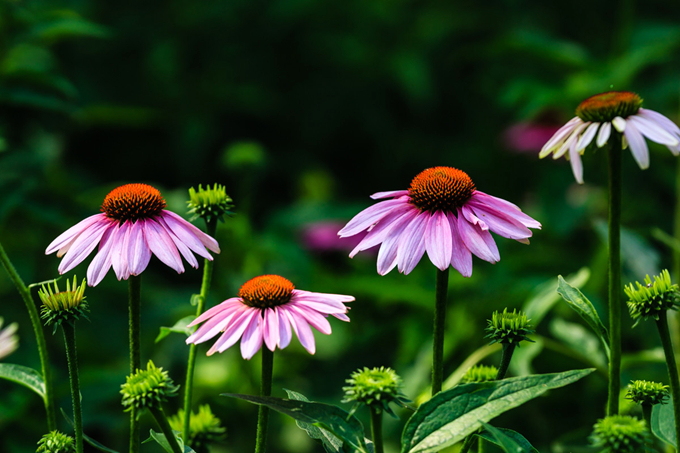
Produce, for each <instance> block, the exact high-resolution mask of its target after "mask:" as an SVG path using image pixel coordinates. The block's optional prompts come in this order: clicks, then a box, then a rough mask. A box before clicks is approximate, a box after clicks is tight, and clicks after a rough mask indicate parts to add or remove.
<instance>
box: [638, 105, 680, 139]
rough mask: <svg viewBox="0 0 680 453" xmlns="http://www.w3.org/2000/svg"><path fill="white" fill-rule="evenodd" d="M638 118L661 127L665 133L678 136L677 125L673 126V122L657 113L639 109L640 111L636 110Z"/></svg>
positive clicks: (679, 130) (679, 129)
mask: <svg viewBox="0 0 680 453" xmlns="http://www.w3.org/2000/svg"><path fill="white" fill-rule="evenodd" d="M638 116H641V117H643V118H645V119H648V120H650V121H653V122H655V123H657V124H659V125H660V126H661V127H663V128H664V129H665V130H666V131H668V132H670V133H671V134H675V135H680V128H679V127H678V126H677V124H675V123H674V122H673V121H671V120H670V119H668V118H667V117H665V116H663V115H662V114H660V113H659V112H655V111H654V110H649V109H643V108H641V109H640V110H638Z"/></svg>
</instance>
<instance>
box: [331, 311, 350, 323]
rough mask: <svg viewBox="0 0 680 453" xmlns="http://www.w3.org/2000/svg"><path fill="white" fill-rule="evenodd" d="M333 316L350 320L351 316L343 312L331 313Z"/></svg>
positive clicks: (346, 320)
mask: <svg viewBox="0 0 680 453" xmlns="http://www.w3.org/2000/svg"><path fill="white" fill-rule="evenodd" d="M331 316H335V317H336V318H338V319H339V320H340V321H345V322H349V316H347V315H344V314H342V313H331Z"/></svg>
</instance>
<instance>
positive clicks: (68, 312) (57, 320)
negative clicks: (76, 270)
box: [38, 275, 90, 332]
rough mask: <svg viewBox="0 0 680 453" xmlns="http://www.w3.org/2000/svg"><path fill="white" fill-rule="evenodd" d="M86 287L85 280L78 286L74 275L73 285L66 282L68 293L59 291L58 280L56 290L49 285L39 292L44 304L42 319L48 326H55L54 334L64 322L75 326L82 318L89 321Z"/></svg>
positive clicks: (55, 284) (41, 312)
mask: <svg viewBox="0 0 680 453" xmlns="http://www.w3.org/2000/svg"><path fill="white" fill-rule="evenodd" d="M86 286H87V284H86V280H85V279H83V282H82V283H81V284H80V285H78V283H77V280H76V277H75V275H74V276H73V285H71V282H70V281H69V280H66V291H59V284H58V283H57V281H56V280H55V281H54V288H52V287H51V286H50V284H49V283H48V284H47V285H43V286H42V287H41V288H40V289H39V290H38V296H39V297H40V300H41V301H42V303H43V305H42V309H41V311H40V317H41V318H42V319H44V320H45V325H46V326H54V330H53V332H56V331H57V327H59V326H60V325H61V323H63V322H67V323H69V324H71V325H73V324H74V323H75V322H76V321H77V320H79V319H80V318H81V317H83V318H85V319H87V312H88V311H89V310H90V307H89V306H88V304H87V301H86V300H85V287H86Z"/></svg>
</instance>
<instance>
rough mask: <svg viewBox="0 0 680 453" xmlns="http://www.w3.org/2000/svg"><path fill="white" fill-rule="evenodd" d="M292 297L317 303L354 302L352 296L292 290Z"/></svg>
mask: <svg viewBox="0 0 680 453" xmlns="http://www.w3.org/2000/svg"><path fill="white" fill-rule="evenodd" d="M293 297H304V298H305V300H307V299H310V300H319V301H334V302H354V301H355V300H356V299H355V298H354V296H347V295H345V294H331V293H314V292H311V291H305V290H303V289H294V290H293Z"/></svg>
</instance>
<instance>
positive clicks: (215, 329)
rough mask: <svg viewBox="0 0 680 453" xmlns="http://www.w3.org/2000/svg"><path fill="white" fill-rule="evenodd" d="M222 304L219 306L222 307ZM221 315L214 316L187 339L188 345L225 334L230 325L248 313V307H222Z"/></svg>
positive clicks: (240, 305) (240, 304) (241, 305)
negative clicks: (221, 333)
mask: <svg viewBox="0 0 680 453" xmlns="http://www.w3.org/2000/svg"><path fill="white" fill-rule="evenodd" d="M221 305H222V304H220V305H218V306H221ZM220 308H221V310H220V313H219V315H216V316H213V317H211V318H210V319H208V321H207V322H206V323H205V324H203V325H202V326H201V327H199V328H198V329H197V330H196V332H194V333H193V334H191V335H190V336H189V338H187V340H186V341H187V343H196V344H199V343H203V342H204V341H206V340H209V339H211V338H212V337H214V336H215V335H217V334H218V333H220V332H223V331H224V330H225V329H226V328H227V326H228V325H230V324H232V323H234V322H235V321H236V320H237V319H238V318H239V317H240V316H243V315H244V314H246V313H247V312H248V307H247V306H245V305H243V304H242V303H239V304H237V305H236V304H233V305H229V306H227V307H220Z"/></svg>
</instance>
